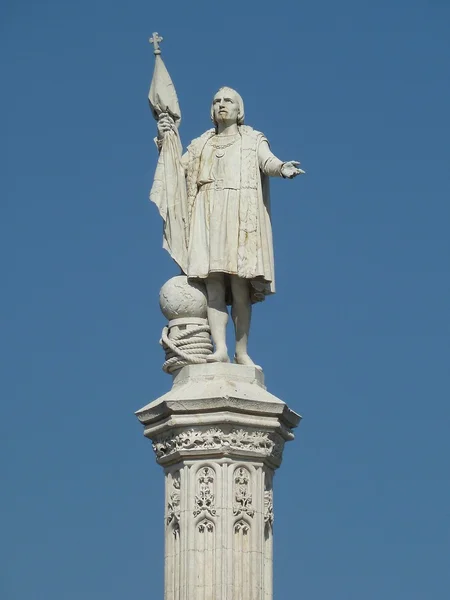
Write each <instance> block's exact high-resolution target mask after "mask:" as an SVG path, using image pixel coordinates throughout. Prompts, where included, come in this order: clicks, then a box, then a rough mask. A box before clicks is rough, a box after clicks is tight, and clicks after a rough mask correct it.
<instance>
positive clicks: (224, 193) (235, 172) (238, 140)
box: [182, 128, 283, 301]
mask: <svg viewBox="0 0 450 600" xmlns="http://www.w3.org/2000/svg"><path fill="white" fill-rule="evenodd" d="M242 129H243V128H241V133H239V134H236V135H231V136H224V135H220V136H219V135H213V134H210V135H209V136H207V139H206V140H204V141H203V143H202V144H198V143H197V146H198V147H200V153H199V154H200V156H199V164H197V166H196V169H195V179H196V181H195V183H196V190H197V193H196V195H195V199H194V201H193V202H192V209H191V214H190V226H189V241H188V268H187V274H188V276H189V277H195V278H206V277H208V275H209V274H210V273H225V274H228V275H237V276H239V277H243V278H245V279H249V280H250V283H251V284H252V300H253V301H257V300H262V299H264V296H265V295H266V294H267V293H273V291H274V276H273V248H272V247H271V245H272V236H271V228H270V212H269V210H270V207H269V206H268V205H267V204H268V197H267V202H266V203H264V199H263V191H262V182H261V177H264V176H265V175H269V176H281V167H282V165H283V163H282V161H281V160H279V159H278V158H277V157H276V156H275V155H274V154H272V152H271V151H270V148H269V144H268V142H267V140H266V139H265V138H264V136H262V134H260V133H259V132H254V131H253V130H251V128H246V130H247V131H251V134H252V139H253V141H252V142H251V143H250V145H249V142H248V140H247V141H245V143H244V142H243V135H242ZM244 131H245V130H244ZM202 137H203V136H202ZM199 139H200V140H201V139H202V138H199ZM252 145H253V146H254V150H255V152H254V154H255V157H254V159H253V160H256V161H257V165H254V166H253V165H251V164H250V163H251V160H252V158H251V155H252V153H251V152H249V151H251V150H252V149H253V148H252ZM249 154H250V157H249V156H247V155H249ZM245 157H247V158H245ZM182 160H183V164H184V166H185V168H186V169H187V171H188V180H189V167H190V166H191V167H192V160H193V159H192V154H190V153H189V152H187V153H186V154H185V155H184V156H183V159H182ZM197 162H198V161H197ZM244 163H245V164H244ZM244 169H247V170H251V169H254V170H255V172H257V173H259V175H257V176H256V177H254V179H256V181H255V182H254V185H253V184H252V181H253V180H252V178H251V177H249V174H248V173H245V172H243V170H244ZM188 187H189V181H188ZM252 187H255V189H254V190H253V189H250V188H252ZM188 193H189V191H188ZM266 194H267V192H266ZM267 196H268V194H267ZM255 198H256V200H255ZM268 246H270V247H268ZM268 263H270V264H269V266H268Z"/></svg>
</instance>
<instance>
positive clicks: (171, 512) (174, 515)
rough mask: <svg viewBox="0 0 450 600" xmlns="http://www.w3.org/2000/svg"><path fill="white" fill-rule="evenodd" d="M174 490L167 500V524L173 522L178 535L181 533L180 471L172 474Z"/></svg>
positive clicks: (175, 532) (175, 533)
mask: <svg viewBox="0 0 450 600" xmlns="http://www.w3.org/2000/svg"><path fill="white" fill-rule="evenodd" d="M171 483H172V490H171V491H170V493H169V499H168V501H167V525H170V524H171V523H172V529H173V534H174V536H175V537H177V536H178V535H179V533H180V487H181V484H180V472H179V471H177V472H176V473H173V474H172V481H171Z"/></svg>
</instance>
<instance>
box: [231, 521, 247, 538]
mask: <svg viewBox="0 0 450 600" xmlns="http://www.w3.org/2000/svg"><path fill="white" fill-rule="evenodd" d="M249 531H250V525H249V524H248V523H246V522H245V521H238V522H237V523H235V525H234V532H235V533H241V532H242V534H243V535H247V534H248V532H249Z"/></svg>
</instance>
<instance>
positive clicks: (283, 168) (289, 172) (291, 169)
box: [258, 141, 305, 179]
mask: <svg viewBox="0 0 450 600" xmlns="http://www.w3.org/2000/svg"><path fill="white" fill-rule="evenodd" d="M258 161H259V168H260V169H261V171H262V172H263V173H264V174H265V175H270V176H271V177H284V178H286V179H293V178H294V177H297V175H300V174H303V173H304V172H305V171H303V170H302V169H299V168H298V166H299V164H300V163H299V162H297V161H295V160H290V161H288V162H283V161H281V160H280V159H279V158H277V157H276V156H275V154H273V153H272V152H271V150H270V148H269V144H268V142H266V141H262V142H261V143H260V144H259V147H258Z"/></svg>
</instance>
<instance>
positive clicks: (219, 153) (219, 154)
mask: <svg viewBox="0 0 450 600" xmlns="http://www.w3.org/2000/svg"><path fill="white" fill-rule="evenodd" d="M238 138H239V135H235V136H233V139H232V140H229V141H228V142H224V141H220V142H219V141H218V140H220V138H218V137H215V138H213V139H212V140H211V141H210V144H211V147H212V148H214V150H215V152H214V154H215V156H216V158H223V157H224V156H225V149H226V148H229V147H230V146H232V145H233V144H235V143H236V142H237V140H238ZM225 139H226V138H225ZM216 140H217V141H216Z"/></svg>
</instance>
